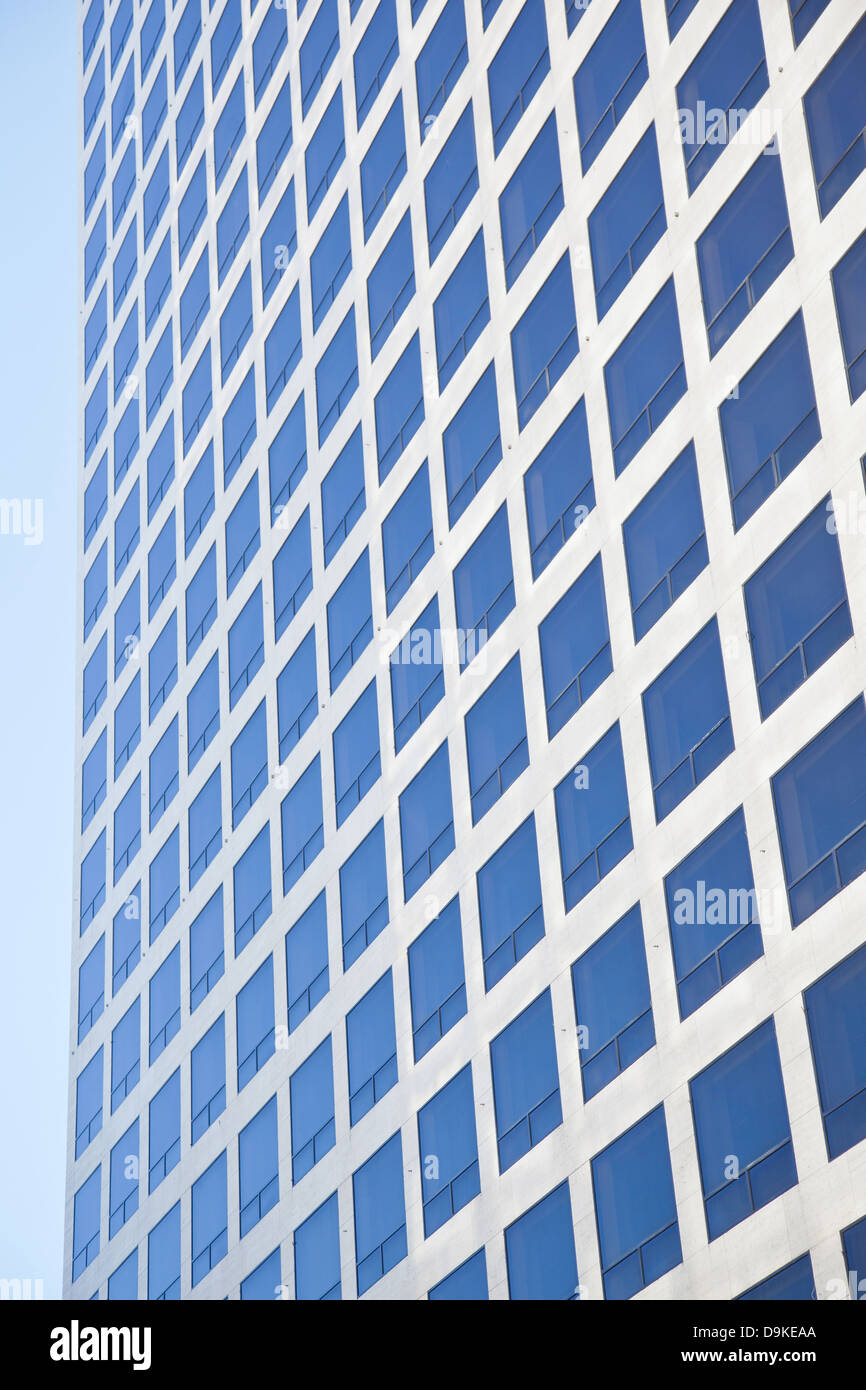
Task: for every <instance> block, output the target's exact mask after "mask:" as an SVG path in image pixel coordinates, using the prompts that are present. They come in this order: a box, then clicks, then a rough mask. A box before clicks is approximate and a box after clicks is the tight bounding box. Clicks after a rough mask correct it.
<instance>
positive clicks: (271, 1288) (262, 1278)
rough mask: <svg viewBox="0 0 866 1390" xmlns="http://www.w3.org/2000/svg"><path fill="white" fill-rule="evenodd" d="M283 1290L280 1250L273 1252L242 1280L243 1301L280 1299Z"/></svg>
mask: <svg viewBox="0 0 866 1390" xmlns="http://www.w3.org/2000/svg"><path fill="white" fill-rule="evenodd" d="M281 1289H282V1268H281V1265H280V1249H279V1246H277V1248H276V1250H272V1251H271V1253H270V1255H268V1256H267V1258H266V1259H264V1260H262V1262H261V1264H260V1265H256V1267H255V1269H254V1270H253V1271H252V1273H251V1274H248V1275H247V1277H246V1279H242V1280H241V1300H242V1301H244V1300H250V1299H258V1300H261V1301H265V1300H269V1299H273V1298H280V1297H281V1296H282V1295H281V1292H280V1291H281Z"/></svg>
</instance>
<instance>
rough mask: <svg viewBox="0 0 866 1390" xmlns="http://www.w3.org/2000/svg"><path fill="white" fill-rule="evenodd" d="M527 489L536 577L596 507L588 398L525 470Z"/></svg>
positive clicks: (532, 558)
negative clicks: (588, 427)
mask: <svg viewBox="0 0 866 1390" xmlns="http://www.w3.org/2000/svg"><path fill="white" fill-rule="evenodd" d="M575 489H577V491H575ZM523 491H524V496H525V500H526V522H527V528H528V530H529V545H530V550H531V557H530V558H531V561H532V577H533V579H537V578H538V576H539V575H540V574H541V573H542V571H543V570H544V569H546V568H547V566H548V565H549V564H550V561H551V560H552V559H553V557H554V555H556V554H558V552H559V551H560V550H561V549H562V547H563V545H565V542H566V541H567V540H568V538H569V536H571V535H573V534H574V532H575V531H576V530H577V528H578V527H579V525H580V523H581V521H582V520H583V519H585V517H586V516H588V514H589V513H590V512H591V511H592V509H593V507H594V506H595V489H594V487H593V482H592V459H591V457H590V452H589V435H588V433H587V428H586V405H585V404H584V400H583V397H581V399H580V400H579V401H578V403H577V405H576V406H574V408H573V409H572V410H571V411H569V413H568V415H567V416H566V417H565V419H564V420H563V422H562V424H561V425H560V426H559V428H558V429H557V430H556V431H555V432H554V434H553V435H552V437H551V438H550V439H549V440H548V442H547V443H546V444H545V446H544V448H543V449H542V451H541V453H540V454H539V455H538V457H537V458H536V459H535V462H534V463H533V464H532V465H531V466H530V467H529V468H528V469H527V470H526V472H525V473H524V475H523Z"/></svg>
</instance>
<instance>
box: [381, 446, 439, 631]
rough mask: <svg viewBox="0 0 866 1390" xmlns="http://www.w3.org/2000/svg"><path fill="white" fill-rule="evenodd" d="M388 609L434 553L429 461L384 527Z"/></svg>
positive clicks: (383, 544)
mask: <svg viewBox="0 0 866 1390" xmlns="http://www.w3.org/2000/svg"><path fill="white" fill-rule="evenodd" d="M382 550H383V557H384V565H385V607H386V611H387V612H388V613H391V611H392V610H393V609H394V608H395V607H396V605H397V604H398V603H399V601H400V599H401V598H402V597H403V595H404V594H405V593H406V592H407V591H408V589H409V588H410V586H411V585H412V584H413V583H414V581H415V579H416V578H417V577H418V575H419V574H420V573H421V571H422V570H423V568H424V566H425V565H426V564H427V561H428V560H429V559H430V558H431V557H432V555H433V550H434V540H433V515H432V512H431V509H430V484H429V479H428V469H427V462H426V460H425V461H424V463H422V465H421V467H420V468H419V469H418V472H417V473H416V474H415V476H414V478H413V479H412V481H411V482H410V483H409V484H408V485H407V487H406V489H405V491H404V492H403V493H402V494H401V496H400V497H399V498H398V499H397V501H396V502H395V503H394V506H393V507H392V508H391V510H390V512H389V513H388V515H387V516H386V517H385V520H384V521H383V523H382Z"/></svg>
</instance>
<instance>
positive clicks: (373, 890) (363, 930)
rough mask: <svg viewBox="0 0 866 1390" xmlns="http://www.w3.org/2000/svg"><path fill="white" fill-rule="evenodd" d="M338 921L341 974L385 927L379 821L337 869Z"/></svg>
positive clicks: (384, 878) (382, 845) (384, 880)
mask: <svg viewBox="0 0 866 1390" xmlns="http://www.w3.org/2000/svg"><path fill="white" fill-rule="evenodd" d="M340 922H341V927H342V934H343V969H344V971H345V970H348V969H349V966H350V965H352V964H353V962H354V961H356V960H357V959H358V957H359V956H360V955H361V954H362V952H364V951H365V950H366V949H367V947H368V946H369V945H370V943H371V942H372V941H375V939H376V937H377V936H378V935H379V933H380V932H382V931H384V930H385V928H386V927H387V925H388V870H387V863H386V859H385V827H384V822H383V821H381V820H380V821H377V822H376V824H375V825H374V826H373V829H372V830H371V831H370V832H369V834H367V835H365V837H364V839H363V840H362V841H361V842H360V844H359V845H358V846H357V847H356V848H355V849H354V850H353V851H352V853H351V854H350V855H349V857H348V859H347V860H346V862H345V863H344V864H342V865H341V866H340Z"/></svg>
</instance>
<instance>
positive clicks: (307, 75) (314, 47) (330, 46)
mask: <svg viewBox="0 0 866 1390" xmlns="http://www.w3.org/2000/svg"><path fill="white" fill-rule="evenodd" d="M339 46H340V31H339V25H338V22H337V0H322V4H321V5H320V6H319V8H318V10H317V11H316V13H315V15H314V16H313V21H312V23H311V24H310V26H309V28H308V29H307V32H306V34H305V35H304V40H303V42H302V44H301V64H300V66H301V111H302V113H303V115H304V116H306V114H307V112H308V111H309V109H310V107H311V106H312V104H313V101H314V99H315V97H316V93H317V92H318V90H319V88H320V87H321V85H322V83H323V82H324V80H325V77H326V76H327V73H328V70H329V68H330V66H331V64H332V63H333V61H334V59H335V57H336V56H337V49H338V48H339Z"/></svg>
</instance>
